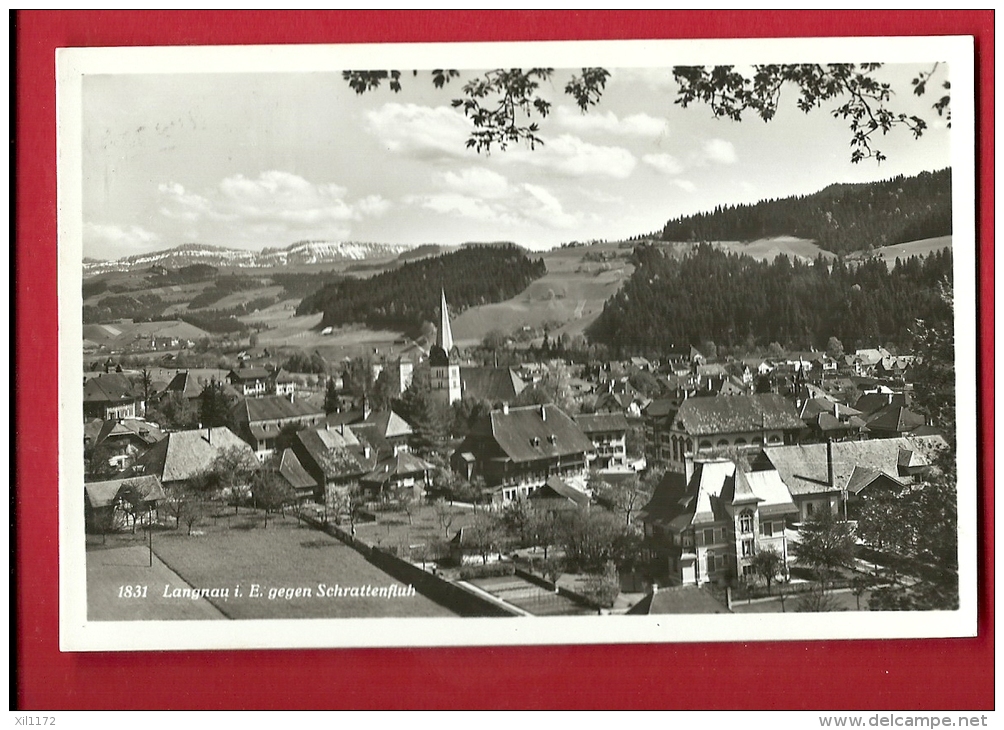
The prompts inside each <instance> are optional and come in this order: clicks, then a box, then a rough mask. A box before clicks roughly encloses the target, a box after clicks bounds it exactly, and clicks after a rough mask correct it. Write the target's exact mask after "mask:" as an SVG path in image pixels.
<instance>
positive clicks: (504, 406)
mask: <svg viewBox="0 0 1004 730" xmlns="http://www.w3.org/2000/svg"><path fill="white" fill-rule="evenodd" d="M502 415H505V416H508V415H509V404H508V403H503V404H502Z"/></svg>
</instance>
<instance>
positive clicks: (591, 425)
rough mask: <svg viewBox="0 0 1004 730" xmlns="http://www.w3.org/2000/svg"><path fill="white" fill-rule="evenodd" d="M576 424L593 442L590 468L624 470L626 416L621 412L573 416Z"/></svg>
mask: <svg viewBox="0 0 1004 730" xmlns="http://www.w3.org/2000/svg"><path fill="white" fill-rule="evenodd" d="M575 423H576V425H577V426H578V427H579V428H580V429H582V433H584V434H586V436H588V437H589V440H590V441H592V442H593V453H592V454H591V455H590V458H589V466H590V468H591V469H600V470H609V471H624V470H626V469H627V468H628V463H627V430H628V422H627V418H625V417H624V415H623V414H621V413H592V414H583V415H579V416H576V417H575Z"/></svg>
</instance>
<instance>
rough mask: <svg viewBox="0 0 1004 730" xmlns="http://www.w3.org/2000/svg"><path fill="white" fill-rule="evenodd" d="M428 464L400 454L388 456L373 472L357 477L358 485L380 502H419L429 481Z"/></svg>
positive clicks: (403, 453) (430, 478)
mask: <svg viewBox="0 0 1004 730" xmlns="http://www.w3.org/2000/svg"><path fill="white" fill-rule="evenodd" d="M434 468H435V467H433V465H432V464H430V463H429V462H427V461H425V460H424V459H420V458H419V457H418V456H415V455H414V454H410V453H408V452H407V451H402V452H399V453H395V454H392V455H390V456H389V457H387V458H385V459H383V460H381V461H380V462H379V463H377V465H376V469H374V470H373V471H371V472H370V473H369V474H366V475H365V476H362V477H360V478H359V484H360V486H361V487H362V488H363V489H365V490H367V491H368V492H370V493H372V494H373V495H374V496H377V497H380V498H383V499H396V500H406V501H414V500H417V499H421V498H422V496H423V495H424V494H425V490H426V487H428V486H429V484H430V483H431V480H432V476H431V475H432V470H433V469H434Z"/></svg>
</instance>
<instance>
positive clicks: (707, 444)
mask: <svg viewBox="0 0 1004 730" xmlns="http://www.w3.org/2000/svg"><path fill="white" fill-rule="evenodd" d="M698 448H701V449H710V448H711V442H710V441H708V439H701V443H700V444H699V445H698Z"/></svg>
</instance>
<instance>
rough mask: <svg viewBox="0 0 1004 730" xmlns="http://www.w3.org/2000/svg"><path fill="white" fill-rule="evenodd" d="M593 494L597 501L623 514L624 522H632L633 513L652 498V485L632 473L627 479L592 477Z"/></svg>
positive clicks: (628, 524) (626, 523)
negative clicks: (610, 480)
mask: <svg viewBox="0 0 1004 730" xmlns="http://www.w3.org/2000/svg"><path fill="white" fill-rule="evenodd" d="M590 481H595V485H594V486H593V494H594V495H595V496H596V499H597V501H599V502H601V503H602V504H605V505H608V506H609V508H610V509H611V510H612V511H613V512H615V513H616V514H619V515H623V516H624V524H625V525H627V526H630V525H631V524H632V521H633V518H634V516H635V513H636V512H637V511H638V510H639V509H641V508H642V507H644V506H645V504H647V503H648V501H649V500H650V499H651V498H652V489H653V485H652V484H651V483H649V482H643V481H642V480H641V479H639V478H638V477H637V475H634V474H632V475H631V476H630V477H628V478H627V479H618V480H617V481H614V482H608V481H605V480H604V479H603V478H602V477H598V478H596V477H594V478H593V479H591V480H590Z"/></svg>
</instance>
